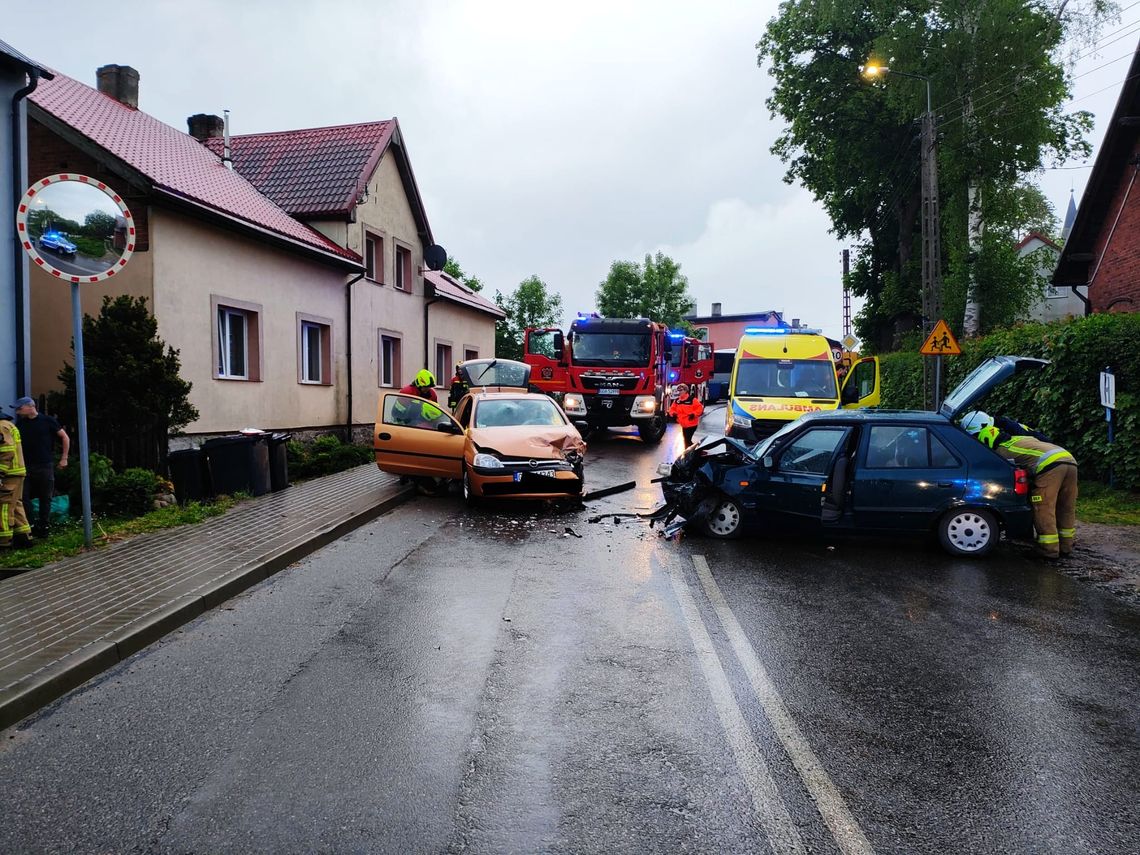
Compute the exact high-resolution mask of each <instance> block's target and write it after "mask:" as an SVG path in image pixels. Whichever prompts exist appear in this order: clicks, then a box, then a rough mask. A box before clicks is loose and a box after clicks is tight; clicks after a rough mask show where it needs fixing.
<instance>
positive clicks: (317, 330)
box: [297, 312, 332, 386]
mask: <svg viewBox="0 0 1140 855" xmlns="http://www.w3.org/2000/svg"><path fill="white" fill-rule="evenodd" d="M297 382H298V383H312V384H317V385H323V386H329V385H331V384H332V321H331V320H329V319H328V318H318V317H315V316H313V315H305V314H302V313H301V312H298V313H297Z"/></svg>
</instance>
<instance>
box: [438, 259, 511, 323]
mask: <svg viewBox="0 0 1140 855" xmlns="http://www.w3.org/2000/svg"><path fill="white" fill-rule="evenodd" d="M424 280H425V281H427V282H430V283H431V284H432V285H434V286H435V293H436V296H437V297H440V298H441V299H444V300H447V301H448V302H451V303H458V304H460V305H461V306H466V307H467V308H469V309H475V310H476V311H479V312H486V313H487V314H488V315H494V316H495V317H496V318H505V317H506V316H507V313H506V312H504V311H503V310H502V309H500V308H499V307H498V306H497V305H495V304H494V303H492V302H491V301H490V300H488V299H487V298H486V297H484V296H483V295H482V294H480V293H479V292H477V291H472V290H471V289H470V288H468V287H467V286H466V285H464V284H463V283H462V282H459V281H457V280H455V279H453V278H452V277H451V276H449V275H448V274H446V273H444V272H443V271H442V270H425V271H424Z"/></svg>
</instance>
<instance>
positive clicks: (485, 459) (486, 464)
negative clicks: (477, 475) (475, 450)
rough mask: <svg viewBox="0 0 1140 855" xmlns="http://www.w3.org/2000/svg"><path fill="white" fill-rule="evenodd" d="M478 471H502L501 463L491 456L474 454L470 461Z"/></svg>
mask: <svg viewBox="0 0 1140 855" xmlns="http://www.w3.org/2000/svg"><path fill="white" fill-rule="evenodd" d="M472 462H473V463H474V464H475V465H476V466H477V467H479V468H480V469H502V468H503V461H501V460H500V459H499V458H497V457H496V456H495V455H493V454H476V455H475V460H474V461H472Z"/></svg>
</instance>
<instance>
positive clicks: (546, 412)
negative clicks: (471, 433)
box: [475, 395, 566, 428]
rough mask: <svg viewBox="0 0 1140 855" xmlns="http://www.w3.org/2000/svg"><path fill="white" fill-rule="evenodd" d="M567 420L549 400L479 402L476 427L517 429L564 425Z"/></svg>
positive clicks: (543, 398) (535, 398)
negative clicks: (522, 426)
mask: <svg viewBox="0 0 1140 855" xmlns="http://www.w3.org/2000/svg"><path fill="white" fill-rule="evenodd" d="M564 424H566V419H565V418H564V417H563V416H562V413H561V412H560V411H559V410H558V407H557V406H556V405H555V403H554V402H553V401H552V400H550V399H549V398H546V397H543V396H539V395H535V396H534V397H532V398H507V399H502V398H499V399H494V400H483V401H479V402H478V403H477V404H476V405H475V427H477V428H485V427H517V426H519V425H545V426H550V425H558V426H560V425H564Z"/></svg>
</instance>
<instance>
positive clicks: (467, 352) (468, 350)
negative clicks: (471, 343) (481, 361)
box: [463, 347, 479, 362]
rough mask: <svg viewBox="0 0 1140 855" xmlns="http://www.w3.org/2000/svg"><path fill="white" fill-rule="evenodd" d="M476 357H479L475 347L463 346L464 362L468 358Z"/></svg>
mask: <svg viewBox="0 0 1140 855" xmlns="http://www.w3.org/2000/svg"><path fill="white" fill-rule="evenodd" d="M478 358H479V351H477V350H476V349H475V348H473V347H465V348H463V361H464V362H466V361H467V360H468V359H478Z"/></svg>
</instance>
